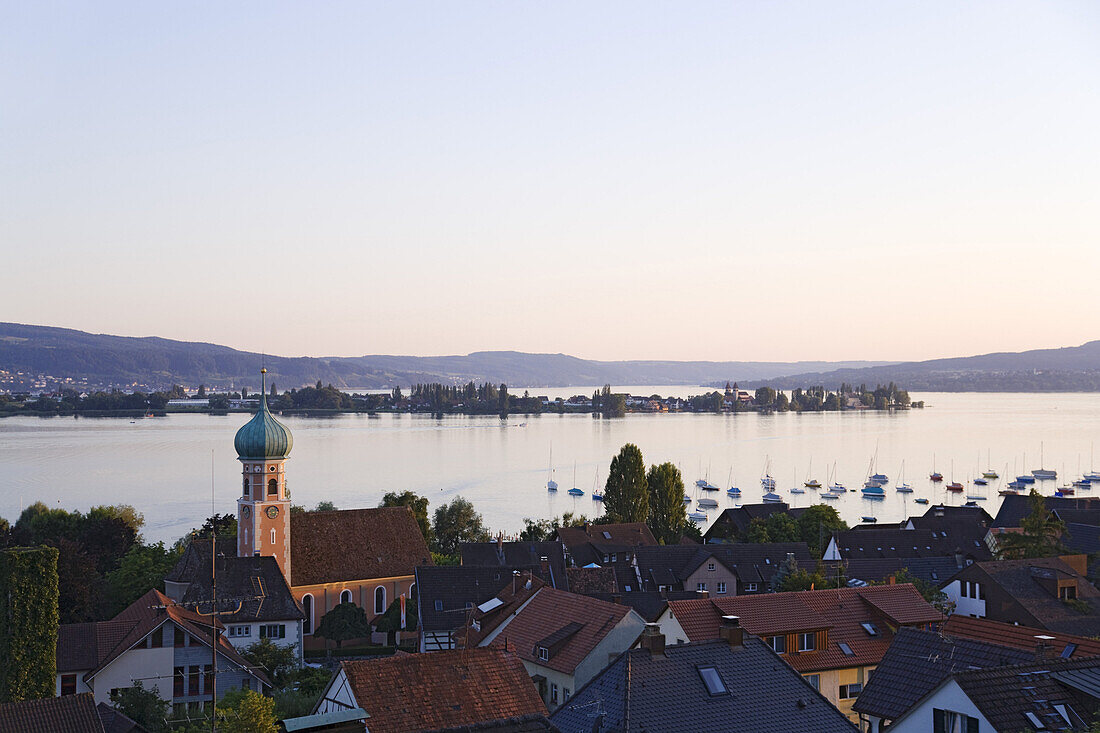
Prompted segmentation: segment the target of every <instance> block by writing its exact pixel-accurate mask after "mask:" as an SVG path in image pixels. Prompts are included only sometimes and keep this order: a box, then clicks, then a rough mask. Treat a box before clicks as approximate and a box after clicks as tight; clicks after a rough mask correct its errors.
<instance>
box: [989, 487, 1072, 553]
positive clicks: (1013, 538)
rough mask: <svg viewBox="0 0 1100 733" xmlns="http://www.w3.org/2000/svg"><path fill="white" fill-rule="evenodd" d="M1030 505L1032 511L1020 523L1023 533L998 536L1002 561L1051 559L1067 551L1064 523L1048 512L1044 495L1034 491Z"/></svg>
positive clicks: (1029, 495)
mask: <svg viewBox="0 0 1100 733" xmlns="http://www.w3.org/2000/svg"><path fill="white" fill-rule="evenodd" d="M1028 504H1029V506H1030V507H1031V511H1030V512H1029V513H1028V515H1027V516H1026V517H1024V518H1023V519H1021V520H1020V531H1019V532H1006V533H1003V534H1000V535H997V544H998V546H999V547H998V555H999V556H1000V557H1001V559H1010V560H1018V559H1024V558H1033V557H1050V556H1052V555H1057V554H1059V553H1061V552H1063V551H1064V548H1063V547H1062V541H1061V539H1060V538H1061V536H1062V533H1063V532H1064V531H1065V529H1066V525H1065V523H1064V522H1062V521H1061V520H1059V519H1057V518H1056V517H1055V516H1054V514H1053V513H1052V512H1051V511H1050V510H1049V509H1047V505H1046V502H1045V501H1044V500H1043V495H1042V494H1040V493H1039V492H1038V491H1036V490H1035V489H1032V490H1031V493H1030V494H1028Z"/></svg>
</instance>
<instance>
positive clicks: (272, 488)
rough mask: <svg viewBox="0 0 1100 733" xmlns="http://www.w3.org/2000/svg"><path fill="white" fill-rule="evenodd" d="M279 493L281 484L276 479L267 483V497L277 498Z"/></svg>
mask: <svg viewBox="0 0 1100 733" xmlns="http://www.w3.org/2000/svg"><path fill="white" fill-rule="evenodd" d="M278 493H279V482H278V481H277V480H275V479H271V480H270V481H268V482H267V495H268V496H275V495H276V494H278Z"/></svg>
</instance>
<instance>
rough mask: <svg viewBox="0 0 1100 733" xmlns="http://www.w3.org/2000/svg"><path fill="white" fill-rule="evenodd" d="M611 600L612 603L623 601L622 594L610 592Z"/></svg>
mask: <svg viewBox="0 0 1100 733" xmlns="http://www.w3.org/2000/svg"><path fill="white" fill-rule="evenodd" d="M611 602H612V603H622V602H623V597H622V595H621V594H619V593H612V594H611Z"/></svg>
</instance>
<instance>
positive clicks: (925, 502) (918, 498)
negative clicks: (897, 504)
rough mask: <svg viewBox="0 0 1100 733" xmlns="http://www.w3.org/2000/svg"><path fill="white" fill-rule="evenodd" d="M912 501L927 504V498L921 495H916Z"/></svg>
mask: <svg viewBox="0 0 1100 733" xmlns="http://www.w3.org/2000/svg"><path fill="white" fill-rule="evenodd" d="M913 502H914V503H916V504H927V503H928V499H925V498H924V497H923V496H918V497H917V498H916V499H913Z"/></svg>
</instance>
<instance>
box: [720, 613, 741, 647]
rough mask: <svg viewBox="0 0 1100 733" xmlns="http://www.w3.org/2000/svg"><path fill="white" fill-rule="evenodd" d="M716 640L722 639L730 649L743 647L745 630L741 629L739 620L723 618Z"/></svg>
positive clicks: (728, 617) (730, 617)
mask: <svg viewBox="0 0 1100 733" xmlns="http://www.w3.org/2000/svg"><path fill="white" fill-rule="evenodd" d="M718 638H719V639H724V640H725V641H726V642H727V643H728V644H729V645H730V646H731V647H735V648H736V647H740V646H744V644H745V630H744V629H742V628H741V618H740V617H738V616H723V617H722V625H721V626H720V627H719V629H718Z"/></svg>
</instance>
